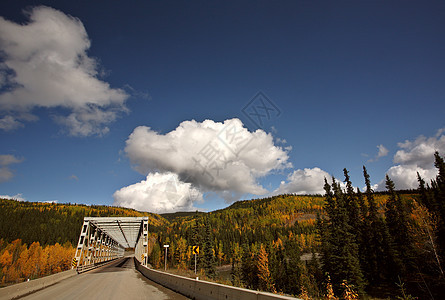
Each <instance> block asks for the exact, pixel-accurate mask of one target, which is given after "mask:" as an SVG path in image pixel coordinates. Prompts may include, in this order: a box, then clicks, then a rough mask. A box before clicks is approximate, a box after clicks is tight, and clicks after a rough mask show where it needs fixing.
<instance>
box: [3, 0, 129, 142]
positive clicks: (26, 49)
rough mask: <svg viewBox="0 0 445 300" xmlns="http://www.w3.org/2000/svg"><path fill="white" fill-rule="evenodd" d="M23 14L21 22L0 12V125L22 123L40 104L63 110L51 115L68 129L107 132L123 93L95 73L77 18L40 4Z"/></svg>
mask: <svg viewBox="0 0 445 300" xmlns="http://www.w3.org/2000/svg"><path fill="white" fill-rule="evenodd" d="M26 14H27V16H28V17H29V23H27V24H23V25H22V24H16V23H14V22H11V21H8V20H5V19H4V18H2V17H0V50H1V51H0V52H1V54H2V61H3V62H2V63H0V91H1V93H0V129H3V130H12V129H15V128H18V127H22V126H23V122H24V121H31V120H35V119H36V116H34V115H32V110H33V109H34V108H36V107H44V108H64V109H65V110H66V111H68V114H67V115H58V116H57V117H56V118H55V120H56V121H57V122H59V123H60V124H62V125H64V126H66V128H67V129H68V131H69V133H70V134H72V135H76V136H87V135H92V134H99V135H101V134H104V133H106V132H107V131H108V127H107V124H109V123H110V122H113V121H114V120H115V119H116V118H117V117H118V114H119V112H122V111H126V108H125V105H124V104H125V100H126V99H127V98H128V95H127V94H126V93H125V92H124V91H123V90H121V89H114V88H111V87H110V85H109V84H108V83H107V82H104V81H102V80H100V79H99V72H98V63H97V61H96V60H95V59H94V58H91V57H89V56H88V54H87V51H88V49H89V48H90V46H91V42H90V40H89V38H88V35H87V32H86V30H85V28H84V26H83V24H82V22H81V21H80V20H79V19H77V18H74V17H71V16H69V15H66V14H64V13H62V12H61V11H58V10H55V9H52V8H49V7H45V6H40V7H35V8H33V9H31V10H29V11H27V12H26Z"/></svg>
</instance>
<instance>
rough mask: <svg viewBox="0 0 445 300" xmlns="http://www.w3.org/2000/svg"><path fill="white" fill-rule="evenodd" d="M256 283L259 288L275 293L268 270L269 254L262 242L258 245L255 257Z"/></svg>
mask: <svg viewBox="0 0 445 300" xmlns="http://www.w3.org/2000/svg"><path fill="white" fill-rule="evenodd" d="M257 267H258V285H259V288H260V289H261V290H264V291H268V292H273V293H276V290H275V286H274V284H273V282H272V277H271V275H270V271H269V256H268V254H267V251H266V249H265V248H264V246H263V244H261V245H260V250H259V252H258V258H257Z"/></svg>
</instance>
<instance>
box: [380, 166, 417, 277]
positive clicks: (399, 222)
mask: <svg viewBox="0 0 445 300" xmlns="http://www.w3.org/2000/svg"><path fill="white" fill-rule="evenodd" d="M386 188H387V190H388V192H389V199H388V202H387V203H386V211H385V216H386V222H387V224H388V230H389V234H390V235H391V237H392V239H393V241H394V248H395V249H394V250H395V253H396V255H397V257H398V259H400V261H401V264H399V268H400V270H399V272H400V273H401V274H407V271H412V270H413V258H414V255H415V254H414V252H413V250H414V249H413V245H412V243H413V241H412V238H411V236H410V233H409V222H410V218H409V211H408V207H407V206H406V205H405V204H404V203H403V202H402V199H401V198H400V196H399V195H398V194H397V193H396V191H395V187H394V182H393V181H392V180H391V179H390V178H389V176H388V175H386Z"/></svg>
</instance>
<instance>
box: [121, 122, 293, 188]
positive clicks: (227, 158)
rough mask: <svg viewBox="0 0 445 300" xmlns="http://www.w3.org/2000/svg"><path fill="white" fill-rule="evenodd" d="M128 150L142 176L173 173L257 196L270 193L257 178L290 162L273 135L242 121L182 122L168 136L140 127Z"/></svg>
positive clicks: (205, 184)
mask: <svg viewBox="0 0 445 300" xmlns="http://www.w3.org/2000/svg"><path fill="white" fill-rule="evenodd" d="M125 152H126V153H127V155H128V157H129V158H130V160H131V162H132V164H133V165H134V167H135V168H136V170H138V171H139V172H141V173H142V174H146V173H147V172H149V171H152V170H159V171H163V172H165V171H168V172H174V173H176V174H179V176H180V178H181V180H184V181H187V182H191V183H193V184H194V185H196V186H197V187H200V188H202V189H204V190H211V191H226V190H230V191H235V192H239V193H251V194H256V195H260V194H264V193H266V192H267V191H266V190H265V189H264V188H263V187H262V186H261V185H259V184H258V183H257V182H256V179H257V178H258V177H261V176H265V175H267V174H269V173H270V172H271V171H273V170H277V169H282V168H286V167H289V166H290V164H289V163H288V154H287V152H286V151H285V150H283V149H282V148H281V147H278V146H275V145H274V142H273V137H272V135H271V134H267V133H266V132H264V131H263V130H257V131H255V132H250V131H248V130H247V129H246V128H245V127H244V126H243V123H242V122H241V121H240V120H239V119H231V120H226V121H224V122H215V121H212V120H205V121H203V122H196V121H194V120H192V121H184V122H182V123H181V124H180V125H179V126H178V127H177V128H176V129H175V130H173V131H171V132H168V133H166V134H160V133H158V132H156V131H154V130H152V129H151V128H149V127H146V126H140V127H137V128H136V129H135V130H134V131H133V133H132V134H131V135H130V137H129V138H128V140H127V142H126V147H125Z"/></svg>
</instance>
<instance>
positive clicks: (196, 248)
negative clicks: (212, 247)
mask: <svg viewBox="0 0 445 300" xmlns="http://www.w3.org/2000/svg"><path fill="white" fill-rule="evenodd" d="M193 254H194V255H195V274H196V255H198V254H199V246H193Z"/></svg>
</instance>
